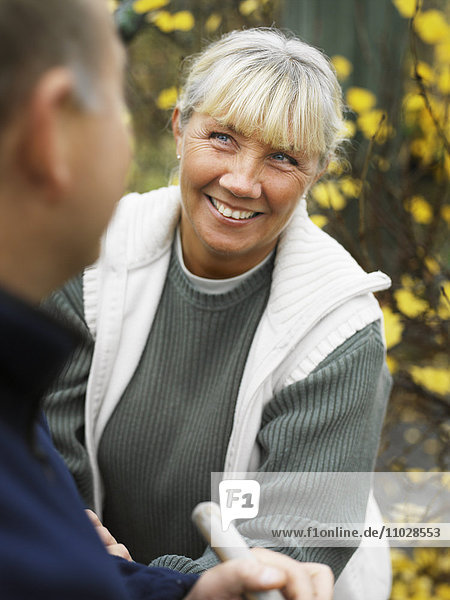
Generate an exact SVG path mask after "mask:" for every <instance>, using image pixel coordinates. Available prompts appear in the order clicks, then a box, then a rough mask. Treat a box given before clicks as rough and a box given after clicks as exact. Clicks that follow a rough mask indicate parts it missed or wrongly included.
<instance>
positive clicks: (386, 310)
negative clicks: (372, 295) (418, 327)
mask: <svg viewBox="0 0 450 600" xmlns="http://www.w3.org/2000/svg"><path fill="white" fill-rule="evenodd" d="M382 310H383V318H384V333H385V336H386V346H387V348H392V347H393V346H396V345H397V344H398V343H399V342H400V341H401V339H402V334H403V327H404V326H403V323H402V321H401V318H400V315H399V314H398V313H394V312H393V311H392V309H391V307H390V306H383V309H382Z"/></svg>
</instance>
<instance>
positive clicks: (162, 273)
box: [84, 186, 390, 600]
mask: <svg viewBox="0 0 450 600" xmlns="http://www.w3.org/2000/svg"><path fill="white" fill-rule="evenodd" d="M179 215H180V192H179V188H178V187H175V186H174V187H169V188H162V189H159V190H155V191H152V192H149V193H147V194H142V195H140V194H130V195H128V196H126V197H125V198H123V199H122V200H121V202H120V203H119V205H118V207H117V210H116V213H115V216H114V219H113V221H112V223H111V225H110V227H109V229H108V231H107V233H106V235H105V237H104V239H103V244H102V252H101V256H100V258H99V260H98V262H97V263H96V264H95V265H94V266H92V267H90V268H89V269H87V270H86V271H85V275H84V303H85V317H86V321H87V324H88V326H89V328H90V330H91V332H92V333H93V335H94V337H95V340H96V341H95V349H94V355H93V360H92V367H91V372H90V376H89V381H88V387H87V395H86V409H85V410H86V413H85V428H86V430H85V431H86V433H85V435H86V446H87V450H88V453H89V457H90V461H91V465H92V470H93V482H94V498H95V505H96V509H97V511H98V512H100V513H101V505H102V486H101V479H100V473H99V469H98V464H97V449H98V445H99V442H100V439H101V435H102V432H103V430H104V428H105V426H106V424H107V422H108V419H109V418H110V416H111V414H112V412H113V410H114V408H115V407H116V405H117V403H118V402H119V400H120V398H121V396H122V394H123V392H124V390H125V388H126V386H127V385H128V383H129V381H130V378H131V376H132V375H133V372H134V370H135V369H136V367H137V365H138V361H139V359H140V356H141V354H142V351H143V349H144V346H145V343H146V341H147V338H148V335H149V332H150V329H151V326H152V322H153V318H154V316H155V313H156V309H157V307H158V303H159V299H160V296H161V293H162V289H163V286H164V282H165V279H166V274H167V269H168V265H169V258H170V251H171V244H172V241H173V237H174V232H175V228H176V225H177V223H178V221H179ZM389 285H390V280H389V278H388V277H387V276H386V275H384V274H383V273H381V272H375V273H370V274H367V273H366V272H365V271H363V269H361V267H360V266H359V265H358V264H357V263H356V262H355V261H354V259H353V258H352V257H351V256H350V254H349V253H348V252H347V251H346V250H345V249H344V248H343V247H342V246H341V245H340V244H338V243H337V242H336V241H335V240H334V239H333V238H331V237H330V236H328V235H327V234H326V233H324V232H323V231H321V230H320V229H319V228H318V227H316V226H315V225H314V224H313V223H312V222H311V220H310V219H309V218H308V215H307V211H306V202H305V200H301V201H300V203H299V206H298V207H297V209H296V211H295V212H294V214H293V216H292V218H291V221H290V223H289V225H288V227H287V228H286V230H285V231H284V233H283V234H282V236H281V239H280V241H279V244H278V248H277V254H276V259H275V265H274V270H273V275H272V286H271V291H270V296H269V300H268V303H267V306H266V309H265V311H264V313H263V315H262V317H261V320H260V323H259V325H258V328H257V330H256V333H255V337H254V339H253V342H252V345H251V348H250V352H249V355H248V358H247V362H246V365H245V369H244V373H243V377H242V381H241V385H240V388H239V393H238V397H237V401H236V408H235V416H234V423H233V429H232V432H231V436H230V440H229V445H228V449H227V455H226V459H225V465H224V468H223V471H228V472H232V471H239V472H245V471H252V470H256V469H257V467H258V460H259V457H258V450H257V447H256V445H255V440H256V436H257V434H258V430H259V426H260V420H261V415H262V411H263V408H264V405H265V403H266V402H268V401H269V400H270V399H271V398H272V397H273V394H274V392H277V391H279V390H280V389H282V388H283V387H285V386H286V385H289V384H291V383H293V382H294V381H299V380H301V379H302V378H304V377H306V376H307V375H308V374H309V373H310V372H311V371H312V370H313V369H314V368H315V367H316V366H317V365H318V364H319V363H320V362H321V361H322V360H323V359H324V358H325V357H326V356H327V355H328V354H330V353H331V352H332V351H333V350H335V349H336V348H337V347H338V346H340V345H341V344H342V343H343V342H344V341H345V340H346V339H348V338H349V337H351V336H352V335H353V334H354V333H355V332H357V331H359V330H361V329H363V328H364V327H365V326H366V325H368V324H369V323H372V322H374V321H376V320H382V313H381V310H380V308H379V305H378V303H377V301H376V300H375V299H374V297H373V296H372V292H375V291H379V290H383V289H386V288H387V287H389ZM361 552H362V549H360V550H358V551H357V552H356V553H355V555H354V557H353V558H352V560H351V561H350V563H353V562H354V560H355V558H357V557H358V555H360V554H361ZM364 560H367V558H364ZM350 563H349V566H351V565H350ZM347 568H348V567H346V568H345V569H344V571H343V573H342V575H341V577H340V578H339V583H338V586H339V585H341V583H342V581H341V580H342V579H343V578H344V580H345V573H346V572H347ZM378 570H379V567H378ZM358 572H359V571H358ZM361 589H362V588H360V589H359V591H358V594H360V590H361ZM380 589H381V588H380ZM380 589H379V591H380ZM369 590H370V593H371V592H372V591H373V585H372V581H371V584H370V587H368V588H367V595H366V593H365V592H364V594H363V595H359V596H355V598H357V597H358V598H359V599H361V598H364V599H365V600H368V599H370V598H373V599H374V600H383V598H385V597H387V595H376V596H375V595H373V596H372V595H370V593H369ZM349 594H350V591H349V588H348V587H347V586H346V587H345V593H343V595H342V596H341V597H342V598H343V599H344V598H345V600H351V598H353V596H352V595H349ZM335 598H338V596H335Z"/></svg>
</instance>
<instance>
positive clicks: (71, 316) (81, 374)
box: [43, 275, 94, 508]
mask: <svg viewBox="0 0 450 600" xmlns="http://www.w3.org/2000/svg"><path fill="white" fill-rule="evenodd" d="M43 308H44V309H45V310H46V311H47V312H49V313H50V314H52V315H53V316H55V317H56V318H58V319H59V320H60V321H62V322H63V323H64V322H65V323H67V324H68V325H70V326H71V327H72V328H75V329H76V330H77V331H79V332H80V333H81V335H82V343H81V344H80V345H79V346H78V347H77V349H76V350H75V352H74V354H73V355H72V357H71V359H70V360H69V361H68V363H67V364H66V365H65V366H64V368H63V370H62V371H61V373H60V374H59V377H58V378H57V379H56V381H55V382H54V384H53V386H52V387H51V388H50V389H49V390H48V392H47V394H46V396H45V398H44V410H45V414H46V417H47V420H48V422H49V426H50V429H51V432H52V438H53V441H54V443H55V446H56V447H57V449H58V451H59V452H60V454H61V455H62V456H63V458H64V460H65V462H66V464H67V466H68V468H69V470H70V472H71V473H72V475H73V477H74V479H75V482H76V484H77V487H78V490H79V492H80V494H81V496H82V498H83V500H84V502H85V504H86V506H89V507H90V508H93V505H94V499H93V489H92V475H91V467H90V464H89V457H88V454H87V450H86V447H85V443H84V422H85V418H84V405H85V397H86V388H87V382H88V377H89V370H90V367H91V362H92V355H93V352H94V340H93V338H92V335H91V333H90V331H89V328H88V326H87V325H86V322H85V320H84V312H83V283H82V276H81V275H80V276H79V277H76V278H75V279H73V280H71V281H70V282H69V283H67V284H66V285H65V286H64V288H62V289H61V290H58V291H57V292H55V293H54V294H52V295H51V296H50V297H49V298H48V299H47V300H46V301H45V303H44V305H43Z"/></svg>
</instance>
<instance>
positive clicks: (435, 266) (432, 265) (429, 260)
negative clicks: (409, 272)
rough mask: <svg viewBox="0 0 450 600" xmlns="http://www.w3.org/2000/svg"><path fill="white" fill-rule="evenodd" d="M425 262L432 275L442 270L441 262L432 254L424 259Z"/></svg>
mask: <svg viewBox="0 0 450 600" xmlns="http://www.w3.org/2000/svg"><path fill="white" fill-rule="evenodd" d="M424 263H425V265H426V267H427V269H428V270H429V271H430V273H431V274H432V275H437V274H438V273H440V272H441V268H440V267H439V263H438V262H437V260H436V259H435V258H433V257H432V256H427V257H426V258H425V260H424Z"/></svg>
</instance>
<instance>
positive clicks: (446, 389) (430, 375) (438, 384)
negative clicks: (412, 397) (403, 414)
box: [409, 367, 450, 396]
mask: <svg viewBox="0 0 450 600" xmlns="http://www.w3.org/2000/svg"><path fill="white" fill-rule="evenodd" d="M409 372H410V373H411V376H412V378H413V380H414V381H415V382H416V383H417V384H418V385H421V386H422V387H424V388H426V389H428V390H430V391H431V392H434V393H436V394H440V395H442V396H445V395H446V394H448V393H450V371H449V370H448V369H445V368H435V367H411V368H410V370H409Z"/></svg>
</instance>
